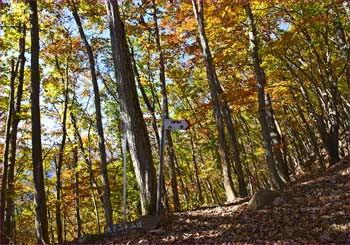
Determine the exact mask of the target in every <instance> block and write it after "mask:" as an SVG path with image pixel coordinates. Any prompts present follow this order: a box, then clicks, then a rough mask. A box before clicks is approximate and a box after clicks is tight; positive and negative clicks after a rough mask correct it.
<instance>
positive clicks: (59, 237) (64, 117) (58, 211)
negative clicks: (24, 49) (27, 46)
mask: <svg viewBox="0 0 350 245" xmlns="http://www.w3.org/2000/svg"><path fill="white" fill-rule="evenodd" d="M68 59H69V58H67V64H66V72H65V78H63V77H64V75H63V73H62V72H61V69H60V65H59V63H58V59H57V57H56V68H57V70H58V71H59V73H60V74H61V76H62V82H63V84H64V87H65V88H64V105H63V114H62V139H61V144H60V149H59V155H58V162H57V165H56V203H55V207H56V231H57V242H58V243H62V242H63V238H62V221H61V202H62V200H61V193H62V183H61V171H62V164H63V156H64V147H65V145H66V138H67V128H66V121H67V110H68V89H69V88H68V83H69V80H68V62H69V61H68Z"/></svg>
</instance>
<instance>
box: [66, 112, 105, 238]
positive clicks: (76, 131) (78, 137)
mask: <svg viewBox="0 0 350 245" xmlns="http://www.w3.org/2000/svg"><path fill="white" fill-rule="evenodd" d="M70 118H71V122H72V124H73V128H74V139H75V141H76V142H78V145H79V148H80V151H81V153H82V156H83V159H84V161H85V164H86V166H87V167H88V170H89V187H90V192H91V197H92V202H93V204H94V209H95V217H96V222H97V231H98V233H100V232H101V226H100V214H99V211H98V203H97V198H96V194H95V191H94V184H95V186H96V188H98V186H97V183H96V181H95V179H94V176H93V173H92V165H91V161H90V158H89V153H87V152H86V150H85V148H84V144H83V140H82V138H81V135H80V133H79V129H78V126H77V121H76V118H75V116H74V114H73V113H72V112H71V113H70ZM88 135H90V128H89V133H88Z"/></svg>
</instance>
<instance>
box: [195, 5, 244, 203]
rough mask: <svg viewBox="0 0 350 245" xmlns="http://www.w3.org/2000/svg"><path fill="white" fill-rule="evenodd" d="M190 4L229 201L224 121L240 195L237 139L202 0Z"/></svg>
mask: <svg viewBox="0 0 350 245" xmlns="http://www.w3.org/2000/svg"><path fill="white" fill-rule="evenodd" d="M192 5H193V12H194V14H195V17H196V20H197V25H198V32H199V37H200V43H201V47H202V52H203V56H204V60H205V66H206V72H207V77H208V82H209V87H210V95H211V99H212V102H213V107H214V116H215V120H216V124H217V127H218V135H219V148H220V156H221V163H222V171H223V176H224V187H225V191H226V196H227V201H228V202H230V201H232V200H233V199H234V198H235V195H234V190H233V182H232V178H231V170H230V160H229V152H228V146H227V144H226V139H225V126H224V123H226V126H227V128H228V131H229V133H228V134H229V137H230V142H231V146H232V148H233V154H234V159H235V163H236V168H235V170H236V173H237V176H238V181H239V188H240V194H241V196H246V195H247V190H246V186H245V182H244V178H243V175H242V167H241V163H240V158H239V152H238V147H237V140H236V136H235V132H234V128H233V125H232V119H231V112H230V109H229V108H228V105H227V102H226V101H225V99H224V98H223V95H222V93H223V91H222V89H221V85H220V83H219V81H218V79H217V75H216V72H215V68H214V66H213V62H212V56H211V52H210V49H209V46H208V40H207V37H206V35H205V28H204V16H203V2H202V1H201V0H199V1H198V2H196V0H192ZM219 96H220V97H219ZM220 100H221V101H220Z"/></svg>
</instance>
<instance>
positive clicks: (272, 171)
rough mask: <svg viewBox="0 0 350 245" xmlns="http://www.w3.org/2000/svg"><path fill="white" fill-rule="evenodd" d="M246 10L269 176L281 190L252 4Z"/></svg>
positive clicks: (245, 5) (281, 183)
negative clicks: (274, 156) (268, 117)
mask: <svg viewBox="0 0 350 245" xmlns="http://www.w3.org/2000/svg"><path fill="white" fill-rule="evenodd" d="M244 10H245V12H246V15H247V21H248V23H249V29H250V30H249V42H250V48H251V58H252V61H253V65H254V71H255V78H256V86H257V89H258V100H259V102H258V103H259V120H260V124H261V128H262V133H263V138H264V142H265V154H266V158H267V165H268V168H269V176H270V181H271V185H272V187H273V188H276V189H280V188H282V186H283V182H282V180H281V178H280V177H279V175H278V173H277V169H276V164H275V160H274V158H273V149H272V143H271V142H272V141H271V135H270V131H269V127H268V123H267V112H266V107H265V97H266V94H265V84H266V81H265V75H264V71H263V70H262V69H261V59H260V57H259V40H258V32H257V28H256V25H255V20H254V16H253V13H252V10H251V7H250V3H249V2H248V3H245V4H244Z"/></svg>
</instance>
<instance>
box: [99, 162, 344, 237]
mask: <svg viewBox="0 0 350 245" xmlns="http://www.w3.org/2000/svg"><path fill="white" fill-rule="evenodd" d="M282 197H283V200H284V202H282V203H279V204H278V205H275V206H272V207H266V208H264V209H261V210H257V211H252V210H248V209H247V201H245V202H243V203H240V204H235V205H232V204H231V205H226V206H222V207H212V208H206V209H201V210H196V211H189V212H182V213H173V214H167V215H165V216H163V217H162V219H161V222H160V224H159V226H158V228H157V229H155V230H152V231H150V232H147V233H131V234H128V235H124V236H119V237H113V238H108V239H107V238H106V239H104V240H100V241H99V243H104V244H112V243H129V244H135V243H187V244H188V243H275V242H276V243H337V244H339V243H350V162H347V163H345V162H342V163H338V164H336V165H335V166H333V167H332V168H330V169H328V170H327V171H326V172H324V173H322V174H314V175H308V176H305V177H303V178H301V179H299V180H298V181H295V182H294V183H293V184H292V185H290V187H289V188H287V189H285V190H284V191H283V193H282ZM243 201H244V200H243ZM275 204H276V203H275Z"/></svg>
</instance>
